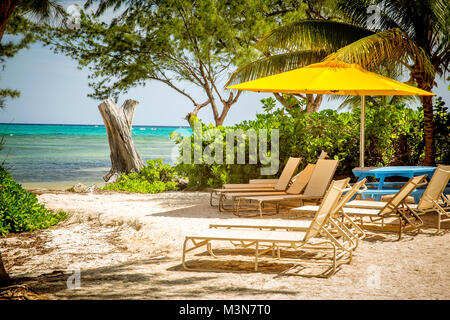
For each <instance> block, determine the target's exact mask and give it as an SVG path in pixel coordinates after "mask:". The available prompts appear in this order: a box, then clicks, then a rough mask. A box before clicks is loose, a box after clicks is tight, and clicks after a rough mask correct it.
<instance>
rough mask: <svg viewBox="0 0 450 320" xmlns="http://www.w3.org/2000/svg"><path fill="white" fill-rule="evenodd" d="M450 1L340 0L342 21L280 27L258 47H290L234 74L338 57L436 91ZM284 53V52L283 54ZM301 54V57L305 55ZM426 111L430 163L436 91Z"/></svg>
mask: <svg viewBox="0 0 450 320" xmlns="http://www.w3.org/2000/svg"><path fill="white" fill-rule="evenodd" d="M449 6H450V4H449V2H448V1H445V0H412V1H406V0H385V1H378V0H377V1H373V2H372V1H368V0H339V1H337V5H336V13H337V14H338V15H339V16H340V17H341V19H342V21H333V20H332V19H330V20H317V19H314V20H304V21H299V22H295V23H292V24H288V25H284V26H282V27H279V28H276V29H274V30H272V31H271V32H270V33H268V34H267V35H266V36H265V37H264V38H263V39H262V40H261V41H260V42H259V43H258V44H257V47H258V48H259V49H260V50H261V51H262V52H275V53H278V52H280V51H283V50H285V51H288V53H285V52H284V53H281V54H276V55H274V56H271V57H269V58H264V59H261V60H259V61H256V62H254V63H252V64H249V65H246V66H243V67H241V68H240V69H238V70H237V71H236V73H235V74H234V75H233V77H232V80H233V79H234V80H235V81H236V80H240V81H243V80H249V79H254V78H258V77H261V76H266V75H269V74H273V73H277V72H282V71H287V70H291V69H293V68H296V67H301V66H303V65H304V64H305V63H307V62H308V59H309V60H310V61H311V62H315V61H318V60H320V56H319V54H320V53H321V54H322V57H325V56H327V57H328V59H338V60H343V61H346V62H349V63H358V64H360V65H362V66H363V67H365V68H367V69H369V70H373V71H375V70H376V71H380V69H381V70H390V71H392V70H394V71H395V73H396V74H402V73H403V72H404V71H405V70H406V71H408V72H409V73H410V76H411V78H410V80H409V82H410V83H413V84H416V85H417V86H418V87H419V88H420V89H423V90H427V91H431V90H432V89H433V86H434V84H435V77H436V75H443V74H444V73H445V72H446V71H448V70H449V61H450V50H449V49H450V48H449V43H450V40H449V39H450V7H449ZM282 54H283V55H284V56H283V55H282ZM299 57H300V58H301V59H300V58H299ZM421 101H422V107H423V114H424V130H425V135H424V140H425V159H424V163H425V165H434V163H435V141H434V129H433V103H432V97H421Z"/></svg>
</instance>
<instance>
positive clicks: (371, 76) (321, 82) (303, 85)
mask: <svg viewBox="0 0 450 320" xmlns="http://www.w3.org/2000/svg"><path fill="white" fill-rule="evenodd" d="M227 89H236V90H246V91H255V92H278V93H286V94H294V93H310V94H334V95H344V96H347V95H348V96H361V127H360V155H359V157H360V158H359V165H360V167H364V114H365V111H364V105H365V96H400V95H404V96H405V95H408V96H414V95H420V96H434V95H435V94H434V93H431V92H428V91H424V90H421V89H418V88H416V87H413V86H410V85H407V84H404V83H401V82H399V81H396V80H393V79H390V78H386V77H383V76H382V75H379V74H376V73H373V72H370V71H367V70H364V69H363V68H361V66H359V65H357V64H348V63H344V62H336V61H327V62H320V63H315V64H311V65H309V66H307V67H304V68H299V69H295V70H292V71H288V72H283V73H279V74H275V75H273V76H269V77H264V78H260V79H256V80H252V81H248V82H243V83H240V84H236V85H233V86H228V87H227Z"/></svg>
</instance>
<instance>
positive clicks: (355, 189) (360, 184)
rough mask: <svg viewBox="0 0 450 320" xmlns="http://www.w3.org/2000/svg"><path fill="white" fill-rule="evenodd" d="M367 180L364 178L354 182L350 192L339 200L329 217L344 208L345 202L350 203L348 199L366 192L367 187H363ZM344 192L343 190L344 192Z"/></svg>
mask: <svg viewBox="0 0 450 320" xmlns="http://www.w3.org/2000/svg"><path fill="white" fill-rule="evenodd" d="M366 181H367V179H366V178H364V179H362V180H361V181H358V182H355V184H353V187H351V188H350V190H348V191H347V192H346V193H345V194H344V195H343V196H342V197H341V199H340V200H339V202H338V203H337V205H336V208H335V210H333V212H332V213H331V217H335V216H336V215H337V214H338V212H339V211H340V210H341V209H342V208H343V207H344V206H345V204H346V203H347V202H349V201H350V199H351V198H352V197H353V196H354V195H355V193H357V192H358V193H362V192H364V191H365V190H367V187H366V185H365V183H366ZM344 191H345V190H344Z"/></svg>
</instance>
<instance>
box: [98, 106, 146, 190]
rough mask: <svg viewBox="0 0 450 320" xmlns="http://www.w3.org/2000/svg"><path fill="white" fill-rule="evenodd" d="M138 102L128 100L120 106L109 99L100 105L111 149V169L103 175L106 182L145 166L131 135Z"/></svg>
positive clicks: (113, 180)
mask: <svg viewBox="0 0 450 320" xmlns="http://www.w3.org/2000/svg"><path fill="white" fill-rule="evenodd" d="M138 104H139V102H137V101H134V100H126V101H125V102H124V104H123V105H122V107H121V108H120V107H119V106H118V105H117V104H116V103H115V102H114V101H113V100H111V99H108V100H105V101H103V102H102V103H101V104H100V105H99V106H98V109H99V110H100V114H101V115H102V118H103V122H104V123H105V128H106V133H107V134H108V142H109V148H110V150H111V170H110V171H109V172H108V173H107V174H106V175H105V176H104V177H103V179H104V180H105V181H106V183H113V182H116V181H117V179H119V177H120V175H121V174H122V173H130V172H137V171H139V170H140V169H141V168H143V167H144V162H143V161H142V159H141V157H140V156H139V154H138V152H137V150H136V147H135V146H134V143H133V139H132V137H131V129H132V125H131V124H132V122H133V117H134V112H135V110H136V107H137V106H138Z"/></svg>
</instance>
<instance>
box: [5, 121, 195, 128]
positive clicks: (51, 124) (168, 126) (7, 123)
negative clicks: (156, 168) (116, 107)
mask: <svg viewBox="0 0 450 320" xmlns="http://www.w3.org/2000/svg"><path fill="white" fill-rule="evenodd" d="M0 125H35V126H86V127H89V126H101V127H104V126H105V125H104V124H95V123H94V124H80V123H30V122H0ZM133 127H158V128H190V126H182V125H147V124H145V125H144V124H142V125H141V124H135V125H133Z"/></svg>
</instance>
